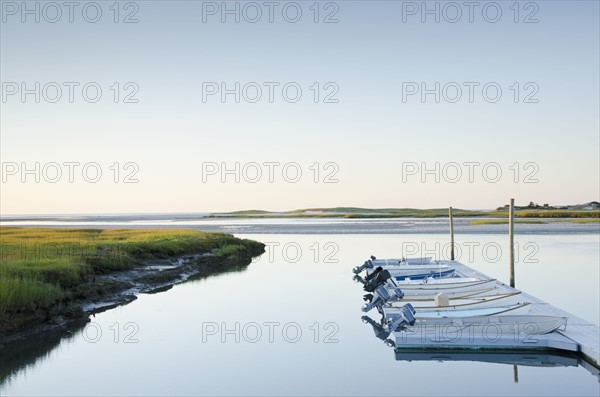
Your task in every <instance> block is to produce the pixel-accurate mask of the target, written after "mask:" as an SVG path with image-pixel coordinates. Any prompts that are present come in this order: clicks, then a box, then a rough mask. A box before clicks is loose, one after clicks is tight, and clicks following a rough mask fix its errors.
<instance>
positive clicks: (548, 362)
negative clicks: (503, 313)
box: [361, 316, 600, 383]
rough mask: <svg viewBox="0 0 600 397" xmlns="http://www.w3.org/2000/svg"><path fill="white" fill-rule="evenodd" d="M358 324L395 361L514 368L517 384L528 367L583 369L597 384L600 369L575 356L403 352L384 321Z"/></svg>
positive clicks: (469, 351)
mask: <svg viewBox="0 0 600 397" xmlns="http://www.w3.org/2000/svg"><path fill="white" fill-rule="evenodd" d="M361 320H362V321H363V322H364V323H366V324H369V325H370V326H371V327H372V328H373V333H374V334H375V337H377V338H378V339H381V340H382V341H383V342H384V343H385V344H386V345H388V346H390V347H391V348H393V349H394V353H395V358H396V361H407V362H412V361H435V362H450V361H471V362H482V363H493V364H507V365H512V366H513V380H514V382H515V383H518V381H519V377H518V376H519V372H518V366H527V367H583V368H585V369H586V370H587V371H588V372H589V373H590V374H592V375H593V376H595V377H596V379H597V380H598V382H599V383H600V369H598V368H596V367H595V366H593V365H592V364H590V363H588V362H587V361H585V360H583V359H582V358H580V357H578V356H577V355H575V354H569V353H566V352H553V351H552V350H548V351H545V350H543V351H514V350H488V351H485V350H483V351H475V350H472V349H468V350H460V349H406V348H398V347H396V343H395V342H394V341H393V340H392V339H391V338H390V334H391V333H390V332H389V331H387V330H386V328H385V327H384V326H383V322H384V317H383V316H382V318H381V320H379V321H377V320H374V319H373V318H371V317H369V316H362V317H361Z"/></svg>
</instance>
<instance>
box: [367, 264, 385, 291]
mask: <svg viewBox="0 0 600 397" xmlns="http://www.w3.org/2000/svg"><path fill="white" fill-rule="evenodd" d="M391 278H392V275H391V274H390V272H389V271H388V270H382V269H381V268H380V267H378V268H377V269H375V271H374V272H373V273H371V274H369V275H368V276H367V277H365V282H366V283H365V286H364V287H363V289H364V290H365V291H367V292H373V291H375V290H376V289H377V287H379V286H381V285H383V284H385V282H386V281H388V280H389V279H391Z"/></svg>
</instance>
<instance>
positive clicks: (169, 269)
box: [0, 242, 264, 353]
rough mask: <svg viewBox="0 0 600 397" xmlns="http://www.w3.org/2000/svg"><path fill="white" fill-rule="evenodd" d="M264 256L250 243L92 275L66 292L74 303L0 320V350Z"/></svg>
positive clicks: (260, 246) (261, 247) (259, 247)
mask: <svg viewBox="0 0 600 397" xmlns="http://www.w3.org/2000/svg"><path fill="white" fill-rule="evenodd" d="M262 253H264V244H262V243H256V242H253V244H249V245H247V246H246V249H245V250H244V251H243V252H237V253H236V254H235V255H214V254H211V253H197V254H192V255H183V256H178V257H173V258H166V259H146V260H138V261H136V266H135V267H134V268H133V269H130V270H124V271H114V272H110V273H108V274H97V275H90V276H88V277H87V278H86V280H85V281H84V282H83V283H81V284H79V285H77V286H76V287H75V288H73V289H72V290H71V291H70V292H71V295H72V299H71V300H69V301H68V302H61V303H60V304H58V305H55V306H53V307H51V308H45V309H36V310H30V311H22V312H18V313H12V314H11V315H10V316H9V317H8V318H3V319H2V321H0V340H1V342H0V351H2V352H3V353H6V352H7V351H8V350H9V349H7V348H8V347H10V345H12V344H14V343H15V342H18V341H21V342H22V341H23V340H27V339H31V338H33V337H38V336H39V335H40V334H42V333H49V332H52V333H56V332H57V331H58V332H60V330H61V329H63V330H64V331H65V333H66V332H67V331H68V329H70V328H72V326H73V325H74V324H82V323H86V322H89V321H90V320H89V316H90V315H91V314H95V313H99V312H102V311H105V310H108V309H111V308H114V307H117V306H120V305H123V304H127V303H129V302H132V301H133V300H135V299H136V298H137V295H139V294H144V293H157V292H162V291H166V290H168V289H170V288H172V287H173V286H174V285H176V284H179V283H182V282H185V281H186V280H189V279H191V278H194V279H195V278H202V277H207V276H210V275H212V274H219V273H223V272H227V271H234V270H242V269H244V268H246V267H247V266H248V265H249V264H250V263H251V261H252V258H253V257H255V256H258V255H261V254H262Z"/></svg>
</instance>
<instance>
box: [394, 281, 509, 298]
mask: <svg viewBox="0 0 600 397" xmlns="http://www.w3.org/2000/svg"><path fill="white" fill-rule="evenodd" d="M396 284H397V285H398V287H399V288H400V289H402V292H404V295H405V296H435V295H437V294H439V293H440V292H443V293H445V294H447V295H449V296H450V295H456V293H466V292H473V291H482V290H486V289H490V288H496V287H497V285H498V283H497V281H496V280H480V281H476V282H472V283H463V284H452V283H449V284H422V285H417V284H400V283H398V282H396Z"/></svg>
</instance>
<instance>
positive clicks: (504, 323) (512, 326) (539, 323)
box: [394, 315, 567, 339]
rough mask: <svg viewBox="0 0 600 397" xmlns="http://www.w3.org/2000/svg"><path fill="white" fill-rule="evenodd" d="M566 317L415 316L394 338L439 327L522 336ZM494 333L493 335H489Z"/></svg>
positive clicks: (552, 326)
mask: <svg viewBox="0 0 600 397" xmlns="http://www.w3.org/2000/svg"><path fill="white" fill-rule="evenodd" d="M566 322H567V318H566V317H558V316H535V315H524V316H522V315H515V316H513V315H507V316H474V317H455V318H451V317H446V318H436V319H428V320H420V321H419V320H418V321H417V322H416V323H415V324H414V325H412V326H407V327H404V328H403V329H402V330H400V331H395V332H394V334H395V336H396V338H402V334H413V335H414V334H418V333H422V334H423V335H425V334H426V333H427V332H429V330H434V329H436V328H437V329H442V330H446V332H447V333H455V334H456V333H457V332H460V334H461V335H463V336H466V335H475V336H481V335H488V336H489V338H500V337H511V336H515V338H517V337H518V338H519V339H523V338H526V337H528V336H530V335H543V334H547V333H550V332H553V331H555V330H557V329H558V328H560V327H561V326H563V325H565V324H566ZM493 335H495V336H493Z"/></svg>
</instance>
